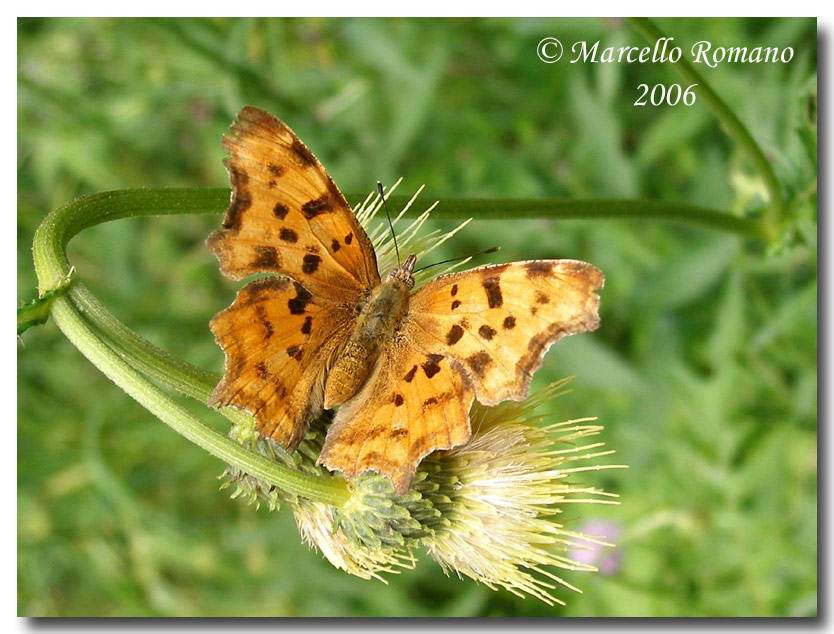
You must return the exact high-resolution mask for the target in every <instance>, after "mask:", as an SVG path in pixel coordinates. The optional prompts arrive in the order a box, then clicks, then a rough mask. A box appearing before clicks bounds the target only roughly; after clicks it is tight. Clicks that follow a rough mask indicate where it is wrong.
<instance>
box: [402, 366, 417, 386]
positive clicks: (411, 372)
mask: <svg viewBox="0 0 834 634" xmlns="http://www.w3.org/2000/svg"><path fill="white" fill-rule="evenodd" d="M415 372H417V366H416V365H415V366H414V367H413V368H411V369H410V370H409V371H408V372H407V373H406V375H405V376H404V377H403V380H404V381H405V382H406V383H411V381H412V380H414V373H415Z"/></svg>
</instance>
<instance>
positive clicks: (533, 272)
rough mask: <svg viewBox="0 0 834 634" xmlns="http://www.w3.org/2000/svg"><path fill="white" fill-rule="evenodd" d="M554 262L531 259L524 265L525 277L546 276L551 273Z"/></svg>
mask: <svg viewBox="0 0 834 634" xmlns="http://www.w3.org/2000/svg"><path fill="white" fill-rule="evenodd" d="M554 265H555V262H553V261H552V260H533V261H531V262H527V263H526V264H525V265H524V269H525V272H526V273H527V277H529V278H533V277H546V276H549V275H551V274H552V273H553V266H554Z"/></svg>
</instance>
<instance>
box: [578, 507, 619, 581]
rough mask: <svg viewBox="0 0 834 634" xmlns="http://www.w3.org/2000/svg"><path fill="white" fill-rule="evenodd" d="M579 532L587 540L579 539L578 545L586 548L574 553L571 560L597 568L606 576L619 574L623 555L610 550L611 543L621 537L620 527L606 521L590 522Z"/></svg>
mask: <svg viewBox="0 0 834 634" xmlns="http://www.w3.org/2000/svg"><path fill="white" fill-rule="evenodd" d="M579 532H580V533H581V534H583V535H584V537H585V538H584V539H581V538H577V540H576V543H577V544H580V545H581V546H583V547H584V548H582V549H580V550H574V551H572V553H571V559H573V560H574V561H577V562H579V563H581V564H586V565H589V566H596V567H597V568H599V571H600V572H601V573H603V574H606V575H613V574H615V573H616V572H618V571H619V569H620V560H621V559H622V555H621V553H620V552H619V551H612V550H610V547H611V545H612V544H611V543H610V542H613V541H614V540H616V539H617V537H619V536H620V533H621V532H622V528H621V527H620V525H619V524H618V523H616V522H609V521H606V520H590V521H588V522H586V523H585V525H584V526H583V527H582V529H581V530H580V531H579Z"/></svg>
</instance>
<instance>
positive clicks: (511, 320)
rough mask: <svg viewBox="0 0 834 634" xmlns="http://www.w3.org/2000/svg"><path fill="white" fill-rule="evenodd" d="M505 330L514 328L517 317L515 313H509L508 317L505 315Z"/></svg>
mask: <svg viewBox="0 0 834 634" xmlns="http://www.w3.org/2000/svg"><path fill="white" fill-rule="evenodd" d="M503 326H504V330H512V329H513V328H515V317H514V316H513V315H509V316H508V317H504V324H503Z"/></svg>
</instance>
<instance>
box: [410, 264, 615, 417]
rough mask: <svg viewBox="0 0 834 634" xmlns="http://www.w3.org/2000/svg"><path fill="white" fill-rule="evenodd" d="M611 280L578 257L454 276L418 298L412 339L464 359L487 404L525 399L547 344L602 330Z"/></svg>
mask: <svg viewBox="0 0 834 634" xmlns="http://www.w3.org/2000/svg"><path fill="white" fill-rule="evenodd" d="M603 282H604V278H603V275H602V273H601V272H600V271H599V269H597V268H596V267H594V266H592V265H590V264H587V263H586V262H579V261H577V260H529V261H526V262H512V263H510V264H500V265H496V266H485V267H482V268H478V269H472V270H469V271H463V272H461V273H452V274H451V275H445V276H442V277H439V278H436V279H434V280H430V281H429V282H427V283H426V284H425V285H424V286H423V287H422V288H421V289H420V290H419V291H417V292H416V293H415V294H414V295H413V296H412V298H411V303H410V308H409V315H408V320H407V322H406V324H405V328H406V329H407V331H408V333H409V336H410V337H413V338H414V340H415V341H416V342H417V343H418V344H419V345H420V346H422V347H424V348H425V349H428V350H433V351H435V352H437V353H440V354H443V355H447V356H451V357H453V358H457V359H458V360H459V361H460V363H461V365H462V366H463V367H464V368H465V369H466V371H467V373H468V374H469V376H470V377H471V379H472V382H473V384H474V385H475V394H476V397H477V399H478V401H480V402H481V403H483V404H485V405H497V404H498V403H500V402H501V401H504V400H507V399H512V400H522V399H524V398H525V397H526V396H527V393H528V390H529V386H530V379H531V378H532V375H533V373H534V372H535V371H536V370H538V369H539V368H540V367H541V363H542V357H543V356H544V353H545V352H547V349H548V348H549V347H550V346H551V345H552V344H553V343H555V342H556V341H558V340H559V339H561V338H562V337H563V336H565V335H571V334H576V333H580V332H585V331H588V330H595V329H596V328H597V326H598V325H599V316H598V314H597V311H598V308H599V296H598V295H597V294H596V292H595V291H597V290H599V289H601V288H602V285H603Z"/></svg>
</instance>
